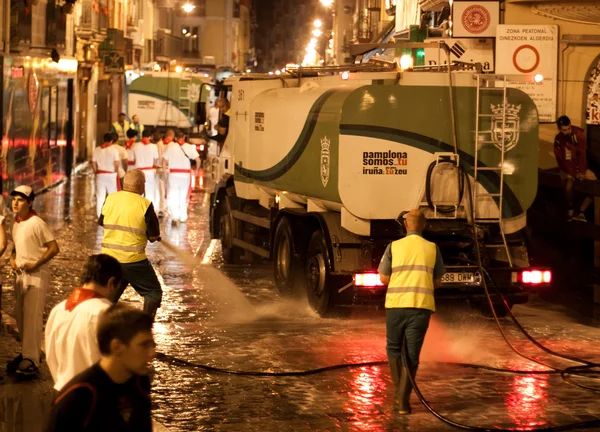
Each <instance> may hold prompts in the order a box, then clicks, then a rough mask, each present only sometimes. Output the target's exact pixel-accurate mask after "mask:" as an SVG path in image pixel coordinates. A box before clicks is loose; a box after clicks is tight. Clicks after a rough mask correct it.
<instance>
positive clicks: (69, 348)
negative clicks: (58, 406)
mask: <svg viewBox="0 0 600 432" xmlns="http://www.w3.org/2000/svg"><path fill="white" fill-rule="evenodd" d="M122 280H123V272H122V271H121V264H120V263H119V261H117V260H116V259H115V258H113V257H111V256H110V255H106V254H98V255H92V256H90V257H89V258H88V259H87V262H86V263H85V265H84V267H83V272H82V274H81V287H79V288H75V289H74V290H73V292H72V293H71V295H70V296H69V298H68V299H67V300H64V301H62V302H60V303H59V304H57V305H56V306H54V309H52V312H50V316H49V317H48V322H47V323H46V339H45V342H46V362H47V363H48V368H49V369H50V373H51V374H52V378H53V379H54V389H55V390H60V389H62V388H63V387H64V385H65V384H66V383H67V382H69V381H70V380H71V378H73V377H74V376H75V375H77V374H79V373H80V372H83V371H84V370H85V369H87V368H89V367H90V366H92V365H93V364H94V363H97V362H99V361H100V350H99V349H98V341H97V339H96V331H97V327H98V317H99V316H100V314H101V313H102V312H104V311H105V310H106V309H108V308H109V307H110V306H111V305H112V304H113V299H114V298H115V296H116V294H117V291H118V289H119V286H120V284H121V281H122Z"/></svg>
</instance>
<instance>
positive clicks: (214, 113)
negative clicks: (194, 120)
mask: <svg viewBox="0 0 600 432" xmlns="http://www.w3.org/2000/svg"><path fill="white" fill-rule="evenodd" d="M208 118H209V119H210V136H215V135H216V134H217V130H216V129H215V127H216V126H217V123H219V108H217V107H216V106H214V105H213V106H211V107H210V109H209V110H208Z"/></svg>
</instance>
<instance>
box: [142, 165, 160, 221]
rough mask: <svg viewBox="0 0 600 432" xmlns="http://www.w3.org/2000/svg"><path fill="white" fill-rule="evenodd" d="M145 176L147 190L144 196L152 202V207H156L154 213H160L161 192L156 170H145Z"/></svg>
mask: <svg viewBox="0 0 600 432" xmlns="http://www.w3.org/2000/svg"><path fill="white" fill-rule="evenodd" d="M142 172H143V173H144V176H146V189H145V191H144V195H145V197H146V198H147V199H149V200H150V201H152V206H153V207H154V211H155V212H157V213H158V211H159V207H158V206H159V205H160V203H159V191H158V182H157V179H158V178H157V175H156V170H153V169H152V170H150V169H148V170H143V171H142Z"/></svg>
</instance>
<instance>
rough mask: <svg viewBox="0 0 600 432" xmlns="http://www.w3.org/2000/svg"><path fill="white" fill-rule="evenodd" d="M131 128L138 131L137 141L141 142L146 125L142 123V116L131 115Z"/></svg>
mask: <svg viewBox="0 0 600 432" xmlns="http://www.w3.org/2000/svg"><path fill="white" fill-rule="evenodd" d="M129 128H130V129H133V130H135V131H136V132H137V136H136V142H140V141H141V140H142V135H143V133H144V125H143V124H141V123H140V118H139V117H138V115H137V114H134V115H133V117H131V124H130V125H129Z"/></svg>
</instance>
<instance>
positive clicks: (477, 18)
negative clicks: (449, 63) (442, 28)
mask: <svg viewBox="0 0 600 432" xmlns="http://www.w3.org/2000/svg"><path fill="white" fill-rule="evenodd" d="M499 22H500V2H499V1H491V0H483V1H463V0H455V1H454V2H453V3H452V36H453V37H475V38H485V37H491V38H493V37H495V36H496V27H497V26H498V23H499Z"/></svg>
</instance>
